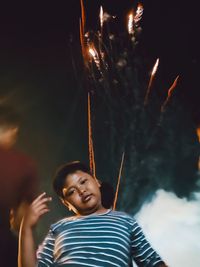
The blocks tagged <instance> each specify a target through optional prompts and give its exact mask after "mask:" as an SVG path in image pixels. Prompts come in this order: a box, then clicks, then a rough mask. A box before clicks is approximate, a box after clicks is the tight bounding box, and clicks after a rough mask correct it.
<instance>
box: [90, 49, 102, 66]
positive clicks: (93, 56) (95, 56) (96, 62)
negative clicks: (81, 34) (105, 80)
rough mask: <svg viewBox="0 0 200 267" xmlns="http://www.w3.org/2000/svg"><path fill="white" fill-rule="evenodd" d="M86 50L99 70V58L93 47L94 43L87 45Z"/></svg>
mask: <svg viewBox="0 0 200 267" xmlns="http://www.w3.org/2000/svg"><path fill="white" fill-rule="evenodd" d="M88 52H89V55H90V56H91V57H92V59H93V60H94V62H95V64H96V66H97V68H98V69H99V70H100V60H99V56H98V53H97V50H96V49H95V47H94V45H89V48H88Z"/></svg>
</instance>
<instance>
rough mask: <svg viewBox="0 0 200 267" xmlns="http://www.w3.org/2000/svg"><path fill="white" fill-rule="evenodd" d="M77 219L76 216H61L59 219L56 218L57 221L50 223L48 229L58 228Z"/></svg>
mask: <svg viewBox="0 0 200 267" xmlns="http://www.w3.org/2000/svg"><path fill="white" fill-rule="evenodd" d="M76 220H77V216H70V217H65V218H62V219H60V220H58V221H57V222H55V223H53V224H51V226H50V229H51V231H55V230H56V229H58V228H60V227H61V228H62V226H64V225H66V224H68V223H70V222H74V221H76Z"/></svg>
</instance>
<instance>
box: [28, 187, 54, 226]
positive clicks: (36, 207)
mask: <svg viewBox="0 0 200 267" xmlns="http://www.w3.org/2000/svg"><path fill="white" fill-rule="evenodd" d="M51 200H52V198H51V197H47V196H46V193H45V192H44V193H42V194H40V195H39V196H38V197H37V198H36V199H35V200H34V201H33V202H32V203H31V205H30V206H29V207H28V209H27V212H26V214H25V216H24V218H23V224H24V225H26V226H28V227H31V228H32V227H34V226H35V225H36V224H37V222H38V220H39V219H40V217H41V216H42V215H44V214H45V213H47V212H48V211H49V208H48V205H47V204H48V202H50V201H51Z"/></svg>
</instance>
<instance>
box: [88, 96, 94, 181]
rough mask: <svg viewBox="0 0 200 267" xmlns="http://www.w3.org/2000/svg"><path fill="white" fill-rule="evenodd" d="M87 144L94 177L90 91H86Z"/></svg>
mask: <svg viewBox="0 0 200 267" xmlns="http://www.w3.org/2000/svg"><path fill="white" fill-rule="evenodd" d="M88 145H89V163H90V171H91V173H92V174H93V176H94V177H95V178H96V167H95V159H94V147H93V139H92V124H91V103H90V93H88Z"/></svg>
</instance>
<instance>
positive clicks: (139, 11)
mask: <svg viewBox="0 0 200 267" xmlns="http://www.w3.org/2000/svg"><path fill="white" fill-rule="evenodd" d="M143 11H144V8H143V5H142V4H141V3H139V4H138V6H137V9H136V15H135V17H134V22H135V24H136V25H137V23H138V22H139V21H140V20H141V19H142V14H143Z"/></svg>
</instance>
